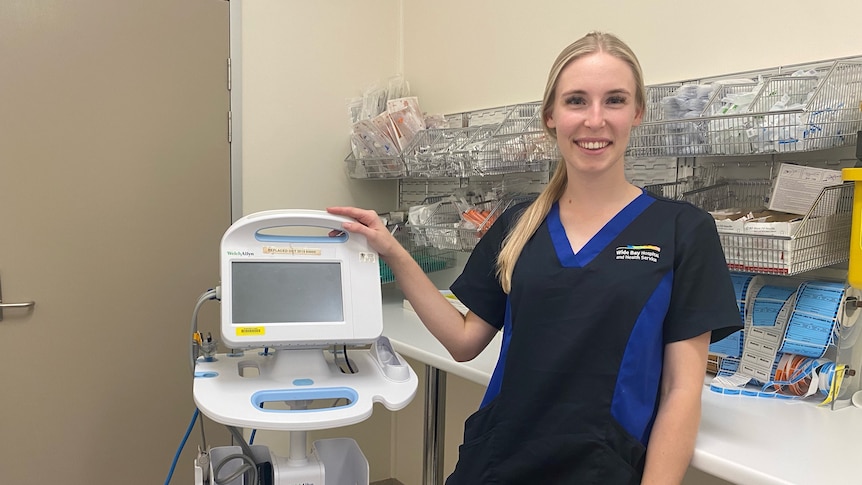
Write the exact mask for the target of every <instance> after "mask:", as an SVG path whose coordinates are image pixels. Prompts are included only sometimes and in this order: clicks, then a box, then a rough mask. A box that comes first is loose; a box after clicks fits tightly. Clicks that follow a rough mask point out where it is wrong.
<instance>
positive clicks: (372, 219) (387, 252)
mask: <svg viewBox="0 0 862 485" xmlns="http://www.w3.org/2000/svg"><path fill="white" fill-rule="evenodd" d="M326 212H329V213H330V214H335V215H339V216H347V217H350V218H352V219H355V220H356V221H357V222H345V223H344V224H343V227H344V230H345V231H347V232H354V233H357V234H362V235H363V236H365V239H367V240H368V245H369V246H371V248H372V249H374V250H375V251H377V254H379V255H380V257H381V258H383V259H386V258H387V257H388V256H391V255H392V254H393V252H394V251H396V250H398V249H403V248H402V246H401V244H400V243H399V242H398V241H397V240H396V239H395V236H393V235H392V233H391V232H389V229H387V228H386V226H385V225H384V224H383V222H382V221H381V220H380V217H379V216H378V215H377V213H376V212H374V211H373V210H366V209H359V208H357V207H327V208H326Z"/></svg>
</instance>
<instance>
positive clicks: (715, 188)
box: [646, 180, 853, 276]
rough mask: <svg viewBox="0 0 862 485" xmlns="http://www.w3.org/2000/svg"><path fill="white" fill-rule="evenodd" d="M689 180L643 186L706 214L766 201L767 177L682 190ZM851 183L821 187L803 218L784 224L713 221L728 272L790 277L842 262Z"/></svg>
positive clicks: (748, 207) (758, 206)
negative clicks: (682, 201) (692, 206)
mask: <svg viewBox="0 0 862 485" xmlns="http://www.w3.org/2000/svg"><path fill="white" fill-rule="evenodd" d="M686 184H688V185H689V186H690V185H696V183H693V182H691V181H686V182H685V183H680V184H679V185H680V186H678V187H677V186H675V184H659V185H656V186H649V187H647V188H646V190H647V191H648V192H650V193H653V194H658V195H663V196H673V197H671V198H675V199H678V200H685V201H688V202H691V203H692V204H693V205H695V206H697V207H700V208H702V209H704V210H707V211H710V212H713V213H714V212H716V211H719V210H721V211H723V212H725V213H732V212H737V213H738V214H740V215H742V214H743V213H749V212H757V211H758V210H763V209H764V208H765V207H766V206H767V203H768V201H769V197H770V192H771V189H772V182H771V181H770V180H726V181H722V182H719V183H716V184H714V185H710V186H705V187H699V188H693V189H689V190H683V189H685V185H686ZM852 214H853V184H852V183H844V184H841V185H835V186H830V187H825V188H824V189H823V190H822V191H821V192H820V194H819V195H818V196H817V199H816V200H815V201H814V203H813V205H812V206H811V209H810V210H809V211H808V213H806V214H805V215H804V216H800V217H799V218H797V219H794V220H791V221H787V222H760V221H758V220H757V219H749V220H744V219H741V218H740V219H733V218H725V219H721V220H717V221H716V228H717V229H718V236H719V239H720V241H721V246H722V248H723V249H724V256H725V259H726V260H727V265H728V267H729V268H730V269H731V270H734V271H742V272H747V273H759V274H772V275H784V276H790V275H796V274H799V273H804V272H806V271H811V270H814V269H818V268H822V267H826V266H830V265H833V264H837V263H841V262H845V261H847V259H848V254H849V250H850V226H851V223H852Z"/></svg>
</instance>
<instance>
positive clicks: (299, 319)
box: [194, 210, 418, 485]
mask: <svg viewBox="0 0 862 485" xmlns="http://www.w3.org/2000/svg"><path fill="white" fill-rule="evenodd" d="M347 220H348V219H346V218H344V217H340V216H334V215H331V214H328V213H326V212H323V211H309V210H275V211H265V212H259V213H255V214H251V215H248V216H246V217H243V218H241V219H239V220H238V221H237V222H235V223H234V224H233V225H232V226H231V227H230V228H229V229H228V230H227V232H226V233H225V235H224V237H223V238H222V242H221V286H220V290H219V291H220V295H219V297H220V299H221V301H222V312H221V315H222V317H221V336H222V339H223V340H224V342H225V344H226V345H227V346H228V347H229V348H231V349H232V352H231V353H226V354H212V353H205V354H204V355H203V356H201V357H199V358H198V359H197V360H196V363H195V369H194V371H195V379H194V399H195V403H196V404H197V406H198V408H199V409H200V410H201V412H202V413H203V414H204V415H206V416H207V417H209V418H210V419H212V420H213V421H216V422H218V423H221V424H224V425H227V426H228V427H231V429H232V431H233V430H235V428H236V427H239V428H252V429H266V430H277V431H285V432H288V433H290V445H291V446H290V455H289V456H288V457H280V456H276V455H275V454H273V453H271V452H270V451H269V449H268V448H267V447H266V446H260V445H254V446H248V445H247V444H245V442H244V440H243V439H242V436H241V435H238V434H237V433H234V436H235V437H236V438H237V439H238V440H240V446H225V447H217V448H213V449H211V450H208V453H207V454H206V455H205V456H202V457H199V459H198V461H197V462H196V477H197V478H196V485H204V484H214V485H247V484H251V483H254V484H255V485H257V484H258V483H259V484H265V485H295V484H300V483H301V484H303V485H357V484H359V485H367V484H368V482H369V470H368V462H367V460H366V459H365V457H364V455H363V454H362V452H361V450H360V449H359V447H358V445H357V444H356V442H355V441H354V440H352V439H349V438H336V439H327V440H318V441H315V442H314V443H313V445H312V451H311V453H308V452H307V444H306V439H307V432H308V431H312V430H318V429H328V428H336V427H341V426H346V425H349V424H354V423H358V422H360V421H363V420H364V419H366V418H368V417H369V416H370V415H371V414H372V407H373V404H374V403H375V402H379V403H382V404H383V405H384V406H385V407H386V408H388V409H390V410H398V409H401V408H403V407H404V406H406V405H407V404H408V403H409V402H410V401H411V400H412V398H413V396H414V394H415V392H416V387H417V384H418V379H417V377H416V374H415V373H414V372H413V370H412V369H411V368H410V366H409V365H408V364H407V363H406V361H405V360H404V359H403V358H402V357H401V356H399V355H398V353H397V352H396V351H395V350H394V349H393V348H392V346H391V344H390V343H389V340H388V339H387V338H386V337H383V336H381V333H382V331H383V317H382V302H381V289H380V270H379V261H378V257H377V254H376V253H375V252H374V251H373V250H371V249H370V248H369V247H368V245H367V242H366V240H365V238H364V237H363V236H361V235H357V234H349V235H348V234H347V233H345V232H340V233H339V231H341V224H342V223H343V222H345V221H347ZM304 228H305V229H307V228H317V229H322V230H323V231H325V232H330V231H334V233H333V234H335V233H338V234H336V235H332V236H330V235H326V234H325V233H324V234H325V235H323V236H311V235H303V234H297V233H295V232H296V231H295V230H296V229H304ZM284 231H287V232H288V233H289V234H284V233H283V232H284ZM299 232H301V231H299ZM348 349H350V352H349V353H348ZM252 469H253V470H252ZM246 470H248V473H244V472H245V471H246ZM255 480H257V481H255Z"/></svg>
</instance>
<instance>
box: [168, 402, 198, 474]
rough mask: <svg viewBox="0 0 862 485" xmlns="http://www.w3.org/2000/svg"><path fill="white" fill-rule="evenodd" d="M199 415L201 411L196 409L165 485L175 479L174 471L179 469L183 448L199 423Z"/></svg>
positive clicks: (175, 455)
mask: <svg viewBox="0 0 862 485" xmlns="http://www.w3.org/2000/svg"><path fill="white" fill-rule="evenodd" d="M199 414H200V411H198V409H197V408H195V412H194V414H192V421H191V422H190V423H189V426H188V428H186V433H185V434H184V435H183V439H182V440H181V441H180V446H179V447H178V448H177V452H176V453H175V454H174V459H173V461H172V462H171V468H170V470H168V476H167V478H165V485H169V484H170V483H171V478H173V476H174V470H175V469H176V467H177V461H179V459H180V453H182V451H183V448H185V446H186V441H187V440H188V439H189V434H191V432H192V428H193V427H194V425H195V421H197V419H198V415H199ZM201 429H203V428H201Z"/></svg>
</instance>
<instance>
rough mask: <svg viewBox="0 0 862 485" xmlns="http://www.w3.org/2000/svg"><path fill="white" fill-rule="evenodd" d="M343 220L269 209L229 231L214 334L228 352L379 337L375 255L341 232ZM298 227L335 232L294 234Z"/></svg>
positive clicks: (380, 323) (319, 213)
mask: <svg viewBox="0 0 862 485" xmlns="http://www.w3.org/2000/svg"><path fill="white" fill-rule="evenodd" d="M349 220H350V219H348V218H345V217H341V216H336V215H332V214H329V213H327V212H324V211H313V210H289V211H286V210H273V211H264V212H258V213H255V214H251V215H248V216H246V217H244V218H242V219H240V220H238V221H237V222H236V223H234V224H233V225H232V226H231V227H230V229H228V231H227V232H226V233H225V234H224V236H223V238H222V241H221V300H222V317H221V333H222V338H223V339H224V341H225V343H226V344H227V345H228V346H229V347H231V348H235V349H242V348H253V347H264V346H266V347H272V348H288V347H322V346H327V345H333V344H363V343H370V342H372V341H374V340H375V339H376V338H377V337H379V336H380V334H381V333H382V331H383V317H382V309H381V305H380V299H381V293H380V267H379V262H378V257H377V253H376V252H374V251H373V250H371V249H370V248H369V247H368V244H367V241H366V240H365V236H362V235H360V234H348V233H346V232H344V231H342V223H344V222H346V221H349ZM304 227H315V228H322V229H324V230H327V229H328V230H331V231H336V232H335V233H334V234H335V235H334V236H330V235H322V236H308V235H301V234H296V232H297V231H295V229H298V228H304ZM277 229H285V230H286V231H285V232H287V233H288V234H291V235H285V234H279V233H278V231H277Z"/></svg>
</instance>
